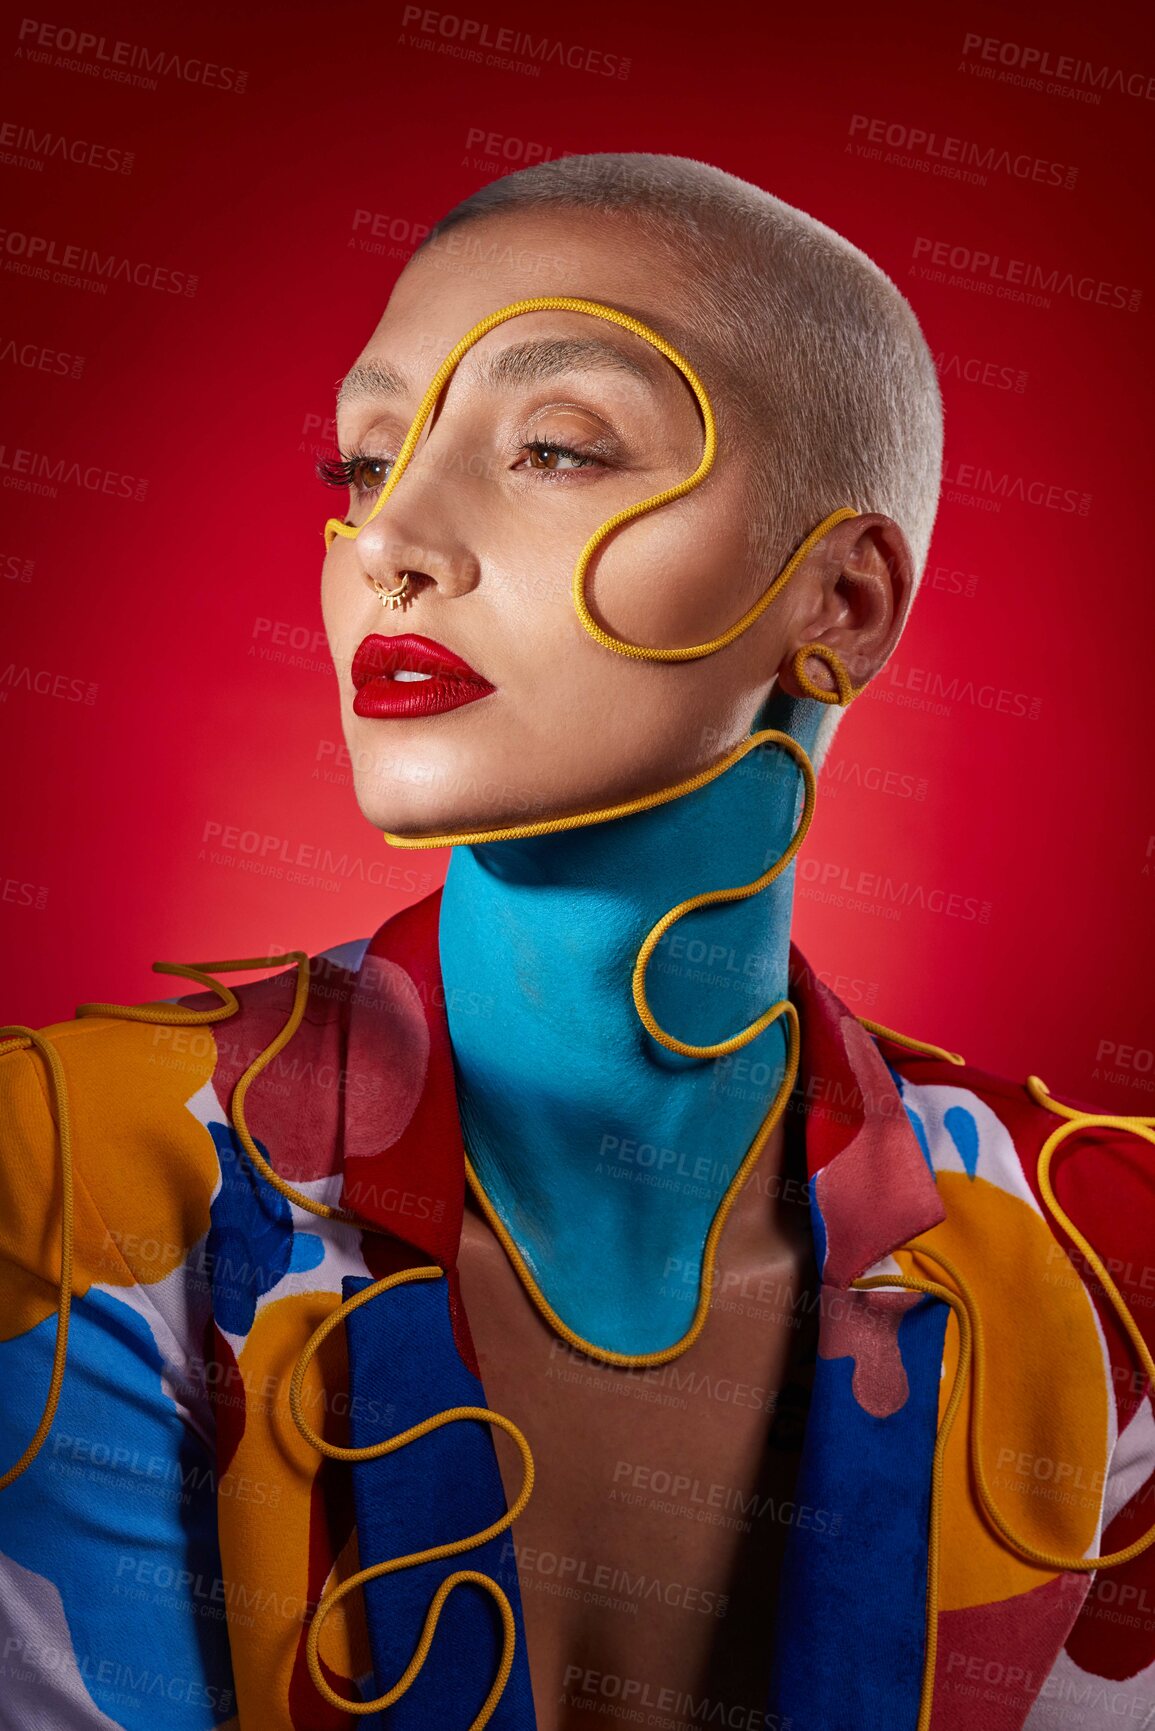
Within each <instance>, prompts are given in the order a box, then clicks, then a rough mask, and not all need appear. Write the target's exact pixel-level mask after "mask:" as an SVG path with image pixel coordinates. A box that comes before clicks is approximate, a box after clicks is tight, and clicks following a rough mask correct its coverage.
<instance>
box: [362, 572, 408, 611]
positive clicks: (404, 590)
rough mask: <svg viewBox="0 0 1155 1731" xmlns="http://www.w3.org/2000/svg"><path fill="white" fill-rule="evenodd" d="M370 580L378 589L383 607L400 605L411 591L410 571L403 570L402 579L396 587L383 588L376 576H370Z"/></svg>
mask: <svg viewBox="0 0 1155 1731" xmlns="http://www.w3.org/2000/svg"><path fill="white" fill-rule="evenodd" d="M369 581H370V583H372V585H373V587H374V589H376V591H377V595H378V598H379V600H380V602H381V605H382V607H400V606H401V603H402V602H403V601H404V599H405V596H406V595H407V594H408V592H409V573H408V571H403V572H402V573H401V581H400V583H399V584H398V585H397V587H396V589H383V588H382V587H381V585H380V583H378V581H377V579H376V577H370V579H369Z"/></svg>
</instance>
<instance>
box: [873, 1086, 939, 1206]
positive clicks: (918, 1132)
mask: <svg viewBox="0 0 1155 1731" xmlns="http://www.w3.org/2000/svg"><path fill="white" fill-rule="evenodd" d="M882 1061H883V1063H884V1064H886V1067H887V1069H888V1070H889V1071H890V1075H891V1079H892V1081H893V1082H894V1085H895V1087H896V1088H897V1089H898V1096H899V1099H900V1100H901V1101H902V1109H903V1111H904V1112H905V1113H906V1116H907V1118H908V1120H909V1122H910V1127H911V1129H912V1130H913V1131H914V1135H915V1140H916V1141H917V1143H918V1145H919V1147H920V1148H921V1149H922V1157H923V1159H924V1160H925V1161H926V1163H927V1166H928V1168H929V1169H930V1175H931V1177H932V1178H933V1179H934V1181H935V1183H936V1184H937V1183H938V1173H937V1172H936V1171H935V1169H934V1161H933V1160H932V1159H931V1157H930V1141H929V1139H928V1137H927V1133H926V1125H925V1124H924V1123H923V1121H922V1119H921V1118H920V1117H919V1115H918V1113H917V1112H916V1111H915V1109H914V1107H913V1106H912V1105H911V1104H910V1101H909V1100H908V1099H907V1097H906V1079H905V1077H903V1076H901V1075H900V1074H899V1072H898V1071H897V1070H896V1069H895V1067H894V1065H893V1064H887V1063H886V1059H885V1058H884V1059H883V1060H882Z"/></svg>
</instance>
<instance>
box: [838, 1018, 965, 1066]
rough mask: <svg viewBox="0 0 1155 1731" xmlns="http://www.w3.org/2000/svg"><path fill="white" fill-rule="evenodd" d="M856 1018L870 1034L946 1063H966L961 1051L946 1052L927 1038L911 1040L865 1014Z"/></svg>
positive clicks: (943, 1047) (907, 1035) (906, 1035)
mask: <svg viewBox="0 0 1155 1731" xmlns="http://www.w3.org/2000/svg"><path fill="white" fill-rule="evenodd" d="M856 1019H857V1020H858V1021H859V1022H861V1023H862V1026H863V1027H864V1028H868V1029H869V1030H870V1032H871V1033H872V1034H881V1035H883V1037H884V1038H885V1039H887V1040H897V1041H898V1043H899V1045H900V1046H909V1047H910V1049H911V1051H912V1052H923V1053H925V1055H926V1056H927V1057H928V1058H942V1059H944V1060H945V1062H946V1063H948V1064H965V1063H966V1059H965V1058H964V1057H963V1055H962V1053H961V1052H948V1051H947V1049H946V1047H945V1046H932V1045H931V1044H930V1042H929V1041H927V1040H912V1039H911V1037H910V1035H909V1034H899V1033H897V1032H896V1031H895V1029H894V1028H887V1027H884V1026H883V1024H882V1023H881V1022H869V1021H867V1019H866V1017H865V1016H859V1017H857V1018H856Z"/></svg>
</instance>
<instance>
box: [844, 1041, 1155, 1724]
mask: <svg viewBox="0 0 1155 1731" xmlns="http://www.w3.org/2000/svg"><path fill="white" fill-rule="evenodd" d="M1025 1085H1026V1089H1027V1092H1028V1094H1029V1095H1030V1097H1031V1099H1032V1100H1033V1101H1034V1102H1035V1104H1036V1105H1037V1106H1043V1107H1045V1108H1046V1110H1047V1111H1049V1112H1053V1113H1055V1114H1056V1116H1058V1117H1061V1118H1063V1119H1064V1120H1065V1122H1064V1123H1062V1124H1060V1125H1059V1127H1058V1128H1057V1129H1055V1130H1053V1131H1052V1132H1051V1134H1050V1135H1049V1136H1048V1137H1047V1139H1046V1141H1045V1142H1044V1143H1043V1146H1042V1148H1041V1149H1040V1150H1039V1157H1038V1163H1037V1168H1036V1170H1037V1174H1038V1182H1039V1190H1040V1193H1041V1195H1042V1197H1043V1203H1044V1209H1045V1211H1048V1212H1049V1213H1050V1214H1051V1215H1052V1216H1053V1217H1054V1219H1055V1220H1057V1221H1058V1223H1059V1225H1060V1226H1061V1227H1062V1228H1063V1231H1064V1232H1066V1234H1067V1236H1068V1237H1069V1238H1070V1239H1071V1241H1072V1242H1073V1243H1074V1244H1076V1245H1077V1246H1078V1247H1079V1249H1080V1250H1081V1251H1082V1253H1083V1255H1084V1256H1085V1257H1086V1259H1087V1264H1088V1266H1089V1267H1090V1268H1091V1269H1093V1271H1094V1273H1095V1276H1096V1278H1097V1279H1098V1280H1099V1282H1100V1284H1101V1286H1102V1288H1103V1290H1104V1292H1105V1293H1106V1295H1107V1297H1108V1299H1109V1301H1110V1304H1111V1308H1112V1309H1113V1310H1114V1312H1115V1315H1116V1317H1117V1318H1118V1320H1119V1324H1120V1326H1121V1327H1122V1329H1123V1331H1124V1333H1125V1334H1126V1336H1127V1339H1128V1340H1129V1341H1130V1343H1131V1345H1132V1347H1133V1348H1134V1351H1135V1356H1136V1357H1137V1358H1138V1360H1139V1363H1140V1365H1141V1366H1142V1368H1143V1372H1144V1374H1145V1376H1146V1378H1147V1390H1146V1396H1147V1398H1148V1399H1155V1359H1153V1358H1152V1355H1151V1352H1150V1350H1149V1348H1148V1346H1147V1343H1146V1341H1145V1340H1144V1339H1143V1336H1142V1334H1141V1333H1140V1331H1139V1327H1138V1324H1137V1323H1136V1321H1135V1318H1134V1317H1133V1316H1132V1314H1131V1311H1130V1309H1129V1307H1128V1305H1127V1302H1126V1300H1125V1299H1124V1297H1123V1295H1122V1293H1121V1292H1120V1291H1119V1288H1118V1287H1117V1286H1116V1284H1115V1282H1114V1281H1113V1280H1112V1278H1111V1275H1110V1273H1109V1272H1108V1270H1107V1268H1106V1266H1105V1265H1104V1263H1103V1259H1102V1258H1101V1257H1100V1256H1099V1254H1098V1252H1097V1251H1096V1250H1095V1249H1094V1248H1093V1246H1092V1245H1091V1243H1090V1242H1089V1240H1088V1239H1087V1238H1086V1237H1085V1236H1084V1235H1083V1233H1081V1232H1080V1231H1079V1229H1078V1227H1077V1226H1076V1225H1075V1223H1074V1221H1073V1220H1072V1219H1071V1218H1070V1216H1069V1215H1068V1214H1067V1213H1066V1211H1065V1210H1064V1209H1063V1207H1062V1206H1061V1205H1060V1203H1059V1201H1058V1199H1057V1197H1056V1196H1055V1192H1054V1189H1053V1187H1052V1184H1051V1175H1050V1174H1051V1161H1052V1159H1053V1158H1054V1155H1055V1151H1056V1149H1057V1148H1058V1147H1059V1145H1060V1143H1062V1142H1063V1141H1065V1140H1066V1138H1067V1137H1068V1136H1074V1135H1078V1134H1079V1132H1080V1131H1082V1130H1091V1129H1097V1128H1104V1129H1114V1130H1122V1131H1124V1132H1126V1133H1127V1134H1128V1135H1134V1136H1139V1137H1141V1138H1142V1139H1143V1140H1144V1141H1147V1142H1150V1143H1151V1144H1152V1146H1155V1117H1151V1118H1144V1117H1137V1116H1131V1115H1127V1114H1119V1113H1108V1112H1082V1111H1079V1110H1078V1109H1077V1108H1076V1107H1073V1106H1064V1105H1063V1104H1062V1103H1061V1102H1060V1101H1058V1100H1056V1099H1054V1098H1053V1096H1052V1095H1051V1094H1050V1092H1049V1091H1048V1089H1047V1086H1046V1084H1045V1083H1044V1082H1042V1081H1040V1079H1039V1077H1038V1076H1028V1078H1027V1081H1026V1084H1025ZM931 1238H933V1229H932V1231H931V1233H930V1234H929V1235H927V1236H920V1237H918V1238H912V1239H910V1240H909V1241H908V1242H907V1243H906V1244H903V1245H900V1246H899V1248H898V1250H897V1251H896V1252H895V1254H896V1255H897V1254H899V1253H900V1252H902V1251H908V1252H910V1253H912V1254H917V1255H919V1256H922V1257H924V1258H925V1259H926V1260H928V1261H930V1262H933V1263H935V1264H936V1265H937V1266H938V1267H939V1268H941V1269H942V1271H943V1273H944V1274H946V1275H947V1277H948V1278H949V1279H950V1280H951V1281H953V1283H954V1286H953V1290H952V1289H951V1288H949V1287H946V1286H942V1285H939V1284H937V1283H936V1282H933V1281H927V1280H923V1279H921V1278H919V1277H918V1276H916V1275H896V1274H875V1275H869V1276H866V1277H864V1278H862V1279H860V1280H855V1281H853V1282H852V1284H853V1285H854V1286H855V1287H856V1288H857V1289H858V1290H859V1291H867V1290H870V1289H871V1288H874V1287H881V1288H883V1289H890V1288H895V1287H900V1288H904V1289H906V1290H907V1291H911V1292H926V1293H930V1294H932V1295H933V1296H934V1297H936V1298H940V1299H942V1300H943V1302H944V1303H946V1304H949V1305H950V1307H951V1310H952V1311H953V1312H954V1316H955V1320H956V1322H957V1324H958V1329H959V1356H958V1368H957V1370H956V1372H955V1380H954V1385H953V1387H952V1389H951V1394H950V1399H949V1401H948V1403H947V1407H946V1410H945V1412H944V1414H943V1419H942V1423H941V1425H940V1426H939V1433H938V1438H937V1440H936V1443H935V1451H934V1464H933V1467H932V1473H931V1515H930V1533H929V1542H928V1552H927V1602H926V1657H925V1662H924V1667H923V1683H922V1699H921V1701H920V1707H919V1717H918V1725H917V1731H928V1727H929V1725H930V1720H931V1707H932V1701H933V1692H934V1672H935V1658H936V1651H937V1638H938V1547H939V1528H940V1525H941V1516H942V1486H943V1458H944V1454H945V1450H946V1443H947V1439H948V1437H949V1435H950V1430H951V1426H952V1425H953V1423H954V1419H955V1414H956V1413H957V1411H958V1405H959V1401H960V1400H961V1398H962V1393H963V1389H964V1387H965V1385H966V1378H967V1374H968V1372H969V1371H970V1368H971V1366H972V1364H973V1367H974V1394H973V1398H972V1401H971V1408H970V1426H969V1431H968V1438H967V1442H968V1450H969V1455H970V1463H971V1475H972V1478H973V1480H974V1484H975V1486H976V1489H977V1490H978V1495H979V1504H980V1506H981V1508H982V1511H983V1513H984V1515H985V1516H986V1519H987V1522H988V1524H989V1525H990V1527H991V1528H992V1530H993V1531H994V1532H995V1534H996V1535H997V1536H998V1537H999V1539H1001V1541H1002V1543H1003V1544H1004V1545H1006V1547H1007V1548H1008V1549H1009V1550H1011V1551H1013V1552H1014V1553H1015V1554H1016V1555H1017V1556H1019V1557H1022V1558H1023V1560H1024V1561H1026V1562H1030V1563H1037V1564H1039V1565H1040V1566H1041V1567H1043V1568H1048V1569H1055V1570H1057V1571H1060V1572H1066V1571H1071V1572H1074V1573H1079V1574H1092V1573H1094V1572H1095V1571H1097V1570H1099V1569H1115V1568H1119V1567H1121V1565H1122V1564H1124V1563H1129V1562H1130V1561H1131V1560H1132V1558H1133V1557H1138V1556H1140V1555H1141V1554H1142V1553H1143V1552H1144V1551H1146V1550H1147V1549H1149V1547H1150V1546H1151V1545H1152V1544H1155V1525H1152V1526H1151V1527H1149V1528H1148V1529H1147V1531H1146V1532H1145V1533H1143V1534H1142V1535H1141V1537H1139V1538H1138V1539H1136V1540H1135V1541H1134V1543H1132V1544H1130V1545H1127V1546H1125V1547H1124V1548H1123V1549H1122V1550H1119V1551H1111V1552H1108V1553H1105V1554H1103V1555H1101V1556H1093V1557H1070V1556H1063V1555H1062V1554H1060V1553H1058V1552H1054V1551H1044V1550H1042V1549H1040V1547H1039V1546H1037V1545H1033V1544H1031V1542H1030V1541H1029V1540H1028V1539H1024V1538H1022V1537H1021V1536H1020V1535H1019V1534H1018V1533H1016V1532H1015V1530H1014V1528H1013V1527H1012V1526H1011V1524H1010V1522H1009V1521H1008V1520H1007V1518H1006V1516H1005V1515H1003V1513H1002V1512H1001V1510H1000V1509H999V1507H998V1505H997V1504H996V1502H995V1500H994V1498H993V1497H992V1495H991V1492H990V1487H989V1485H988V1483H987V1477H986V1469H985V1467H984V1465H983V1458H982V1440H981V1433H982V1420H983V1411H984V1404H985V1399H986V1381H985V1378H986V1348H985V1334H984V1329H983V1319H982V1316H981V1314H980V1312H979V1309H978V1306H977V1305H976V1303H975V1300H974V1295H973V1293H972V1292H971V1289H970V1287H969V1285H968V1284H967V1281H966V1279H965V1278H964V1276H963V1274H962V1272H961V1270H960V1269H958V1268H957V1267H956V1266H955V1264H954V1263H953V1262H952V1261H951V1260H950V1259H949V1258H948V1257H945V1256H943V1255H942V1254H941V1253H940V1252H938V1251H936V1250H935V1249H934V1248H933V1245H932V1243H931V1242H930V1239H931Z"/></svg>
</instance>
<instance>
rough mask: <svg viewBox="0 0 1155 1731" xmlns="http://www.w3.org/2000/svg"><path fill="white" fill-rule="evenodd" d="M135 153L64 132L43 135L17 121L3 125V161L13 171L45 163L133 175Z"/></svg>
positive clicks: (0, 129)
mask: <svg viewBox="0 0 1155 1731" xmlns="http://www.w3.org/2000/svg"><path fill="white" fill-rule="evenodd" d="M135 161H136V155H135V152H133V151H131V150H122V149H120V148H118V147H117V146H116V145H113V144H97V143H95V142H94V141H93V140H92V139H89V138H69V137H67V136H66V134H64V133H63V132H43V131H41V130H39V129H38V128H37V127H35V126H21V125H18V124H17V123H16V122H15V121H14V120H5V121H4V122H3V123H0V162H4V163H7V164H8V166H9V167H10V168H35V169H36V170H38V171H40V170H42V169H43V167H44V164H45V163H46V162H71V163H74V164H75V165H76V167H77V168H96V169H101V170H103V172H104V173H106V174H131V173H132V165H133V163H134V162H135Z"/></svg>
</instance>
